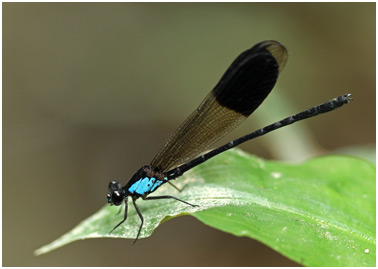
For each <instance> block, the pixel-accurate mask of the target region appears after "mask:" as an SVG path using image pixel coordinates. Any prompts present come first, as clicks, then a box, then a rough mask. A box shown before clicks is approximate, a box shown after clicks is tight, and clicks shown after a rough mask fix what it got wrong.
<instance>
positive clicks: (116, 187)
mask: <svg viewBox="0 0 378 269" xmlns="http://www.w3.org/2000/svg"><path fill="white" fill-rule="evenodd" d="M121 188H122V186H121V184H120V183H119V182H118V181H110V182H109V186H108V189H109V192H111V191H120V190H121Z"/></svg>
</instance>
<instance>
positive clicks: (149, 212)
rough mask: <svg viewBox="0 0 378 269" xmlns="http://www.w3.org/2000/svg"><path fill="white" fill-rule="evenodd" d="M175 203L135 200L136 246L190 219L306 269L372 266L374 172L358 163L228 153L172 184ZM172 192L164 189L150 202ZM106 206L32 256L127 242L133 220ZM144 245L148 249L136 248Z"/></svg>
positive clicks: (327, 158) (354, 160)
mask: <svg viewBox="0 0 378 269" xmlns="http://www.w3.org/2000/svg"><path fill="white" fill-rule="evenodd" d="M175 184H176V185H178V186H179V187H183V186H185V189H184V190H183V191H182V192H181V193H177V195H175V196H176V197H179V198H180V199H183V200H185V201H188V202H190V203H193V204H198V205H200V206H199V207H190V206H187V205H186V204H183V203H180V202H177V201H175V200H160V201H159V200H156V201H143V200H140V201H139V200H138V205H139V208H140V210H141V212H142V213H143V216H144V218H145V224H144V227H143V229H142V232H141V238H143V237H148V236H150V235H151V234H152V232H153V230H154V229H155V228H156V227H157V226H159V225H160V224H161V223H163V222H165V221H166V220H168V219H170V218H173V217H176V216H180V215H186V214H188V215H192V216H194V217H196V218H197V219H199V220H200V221H202V222H203V223H205V224H207V225H209V226H211V227H214V228H217V229H220V230H222V231H225V232H228V233H231V234H234V235H236V236H247V237H250V238H254V239H257V240H259V241H261V242H263V243H264V244H266V245H268V246H270V247H271V248H273V249H274V250H276V251H278V252H280V253H281V254H283V255H285V256H286V257H288V258H290V259H292V260H294V261H296V262H298V263H300V264H302V265H307V266H375V251H376V247H375V241H376V240H375V219H376V217H375V166H374V165H373V164H372V163H370V162H367V161H364V160H362V159H357V158H352V157H345V156H334V155H333V156H323V157H319V158H315V159H312V160H310V161H307V162H305V163H302V164H298V165H297V164H296V165H293V164H285V163H279V162H273V161H265V160H262V159H259V158H256V157H254V156H251V155H247V154H246V153H244V152H242V151H240V150H230V151H228V152H226V153H223V154H221V155H220V156H217V157H215V158H213V159H211V160H209V161H208V162H206V163H205V164H203V165H200V166H198V167H196V168H194V169H192V170H191V171H189V172H187V173H186V175H185V176H183V177H182V178H180V179H179V180H177V181H176V182H175ZM173 192H176V191H175V190H174V189H172V187H170V186H169V185H168V184H166V185H164V186H162V187H161V188H160V189H159V190H158V191H156V192H155V193H154V195H159V194H160V195H162V194H167V193H169V194H172V193H173ZM118 210H119V208H117V207H114V206H112V207H111V206H105V207H103V208H102V209H100V211H98V212H97V213H95V214H94V215H93V216H91V217H89V218H88V219H86V220H84V221H83V222H82V223H80V224H79V225H78V226H77V227H75V228H74V229H73V230H72V231H70V232H68V233H67V234H65V235H63V236H62V237H60V238H59V239H57V240H55V241H54V242H52V243H50V244H48V245H47V246H44V247H42V248H40V249H38V250H37V251H36V254H37V255H39V254H42V253H46V252H49V251H51V250H53V249H56V248H58V247H61V246H63V245H65V244H68V243H70V242H72V241H75V240H79V239H85V238H98V237H119V238H132V239H134V238H135V236H136V234H137V231H138V227H139V225H140V220H139V217H138V216H137V214H136V212H135V210H134V209H133V208H132V203H130V206H129V216H128V219H127V222H126V223H125V224H123V225H121V226H120V227H119V228H117V229H116V230H115V231H114V232H113V233H112V234H110V235H109V231H110V230H111V229H112V228H113V227H114V226H115V225H116V224H117V223H118V222H119V221H120V220H121V219H122V213H121V214H119V215H117V212H118ZM143 243H148V242H143Z"/></svg>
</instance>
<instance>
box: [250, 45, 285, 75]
mask: <svg viewBox="0 0 378 269" xmlns="http://www.w3.org/2000/svg"><path fill="white" fill-rule="evenodd" d="M256 47H257V48H261V49H266V50H267V51H269V53H270V54H271V55H272V56H273V58H274V59H275V60H276V62H277V64H278V69H279V72H280V73H281V71H282V70H283V68H284V67H285V65H286V62H287V58H288V53H287V49H286V48H285V46H283V45H282V44H281V43H280V42H278V41H276V40H265V41H261V42H259V43H257V44H256V45H255V46H253V48H256Z"/></svg>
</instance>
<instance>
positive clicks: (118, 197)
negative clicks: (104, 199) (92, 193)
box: [108, 191, 123, 206]
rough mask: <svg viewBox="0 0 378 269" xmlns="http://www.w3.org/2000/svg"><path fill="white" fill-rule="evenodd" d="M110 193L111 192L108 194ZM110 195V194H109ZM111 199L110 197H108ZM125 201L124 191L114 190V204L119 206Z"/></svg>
mask: <svg viewBox="0 0 378 269" xmlns="http://www.w3.org/2000/svg"><path fill="white" fill-rule="evenodd" d="M108 195H109V194H108ZM109 196H110V195H109ZM108 199H109V198H108ZM122 202H123V195H122V193H120V192H119V191H114V192H113V193H112V194H111V203H112V204H113V205H116V206H119V205H121V204H122Z"/></svg>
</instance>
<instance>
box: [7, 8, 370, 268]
mask: <svg viewBox="0 0 378 269" xmlns="http://www.w3.org/2000/svg"><path fill="white" fill-rule="evenodd" d="M267 39H274V40H278V41H280V42H281V43H282V44H284V45H285V46H286V47H287V49H288V51H289V60H288V64H287V65H286V68H285V70H284V71H283V73H282V74H281V77H280V79H279V80H278V84H277V87H276V89H275V90H274V93H273V94H272V95H271V96H270V97H269V98H268V99H267V101H266V102H265V103H264V104H263V105H262V106H261V109H259V111H257V112H256V115H255V116H253V117H251V119H248V120H247V122H246V123H244V124H243V125H242V126H241V127H240V128H238V129H237V130H236V131H235V132H233V133H232V134H230V135H229V136H228V137H227V139H225V140H223V142H224V141H227V140H230V139H231V138H237V137H238V136H240V135H244V134H246V133H247V132H250V131H253V130H254V129H257V128H259V127H262V126H264V125H266V124H269V123H271V122H272V121H273V120H279V119H281V118H283V117H286V116H288V115H290V114H292V113H296V112H299V111H301V110H303V109H306V108H308V107H310V106H313V105H317V104H319V103H321V102H323V101H327V100H329V99H331V98H333V97H336V96H338V95H341V94H344V93H348V92H350V93H352V94H353V98H354V99H355V101H353V102H352V103H351V104H349V105H348V106H346V107H343V108H342V109H340V110H338V111H336V112H332V113H330V114H327V115H326V116H320V117H317V118H315V119H312V120H309V121H306V122H303V123H299V124H297V126H291V127H288V128H287V129H288V130H289V129H290V130H289V132H291V133H288V134H287V133H285V131H284V130H282V131H281V130H280V131H277V132H276V134H274V135H273V134H272V135H268V136H266V137H264V138H260V139H257V140H256V141H254V142H250V143H247V144H245V145H243V146H242V148H243V149H245V150H246V151H248V152H251V153H253V154H256V155H259V156H261V157H264V158H269V159H279V160H283V159H286V160H290V161H298V160H303V159H305V158H307V157H308V156H313V155H317V154H321V153H327V152H330V151H333V150H336V149H338V148H342V147H347V146H352V145H366V144H374V143H375V109H376V107H375V93H376V92H375V59H376V56H375V48H376V45H375V3H311V4H304V3H291V4H285V3H279V4H278V3H235V4H229V3H182V4H177V3H164V4H160V3H156V4H150V3H115V4H114V3H112V4H104V3H77V4H76V3H54V4H51V3H4V4H3V265H4V266H290V265H291V266H293V265H294V266H295V265H296V264H295V263H293V262H291V261H290V260H288V259H286V258H284V257H282V256H281V255H280V254H278V253H276V252H275V251H273V250H271V249H269V248H268V247H266V246H264V245H263V244H261V243H259V242H257V241H254V240H251V239H248V238H237V237H234V236H232V235H229V234H226V233H222V232H220V231H217V230H214V229H212V228H210V227H207V226H205V225H203V224H202V223H200V222H199V221H197V220H196V219H194V218H192V217H180V218H176V219H173V220H170V221H168V222H167V223H164V224H163V225H161V226H160V227H159V228H158V229H157V230H156V231H155V232H154V234H153V236H152V237H151V238H148V239H142V240H140V241H139V242H138V243H137V244H136V245H135V246H133V247H132V246H131V240H119V239H118V240H117V239H92V240H85V241H80V242H75V243H73V244H70V245H68V246H65V247H63V248H61V249H58V250H56V251H54V252H52V253H49V254H47V255H43V256H40V257H35V256H33V251H34V250H35V249H37V248H39V247H41V246H42V245H44V244H46V243H49V242H50V241H52V240H54V239H56V238H57V237H58V236H60V235H62V234H63V233H65V232H67V231H68V230H70V229H71V228H72V227H73V226H75V225H76V224H77V223H78V222H79V221H81V220H83V219H84V218H86V217H88V216H89V215H91V214H93V213H94V212H96V211H97V210H98V209H99V208H100V207H102V206H103V205H104V204H105V198H106V192H107V189H106V188H107V184H108V181H109V180H120V181H121V182H124V183H125V182H126V181H127V180H128V179H129V177H131V175H132V174H133V172H135V171H136V170H137V169H138V168H139V167H140V166H141V165H143V164H146V163H148V162H149V161H150V160H152V158H153V156H154V154H156V153H157V151H158V150H159V148H160V147H161V146H162V145H163V143H164V142H165V140H166V139H167V138H168V137H169V136H170V134H171V133H172V132H173V131H174V129H175V128H176V127H177V126H178V125H179V124H180V123H181V121H183V120H184V119H185V117H186V116H187V115H188V114H189V113H190V112H192V110H193V109H194V108H195V107H196V106H197V105H198V104H199V103H200V101H201V100H202V98H203V97H204V96H205V95H206V94H207V93H208V91H210V89H211V88H212V87H213V86H214V85H215V84H216V83H217V81H218V79H219V78H220V77H221V75H222V74H223V72H224V71H225V70H226V68H227V67H228V65H229V64H230V63H231V62H232V61H233V59H234V58H235V57H236V56H237V55H238V54H239V53H241V52H242V51H244V50H245V49H247V48H249V47H251V46H252V45H254V44H255V43H257V42H259V41H262V40H267ZM281 104H283V106H284V108H282V110H280V108H279V107H280V105H281ZM276 108H278V109H279V110H278V111H277V112H274V109H276ZM282 111H285V112H282ZM275 113H276V114H275ZM283 113H284V115H281V114H283ZM291 128H293V129H291ZM295 128H298V129H295ZM294 130H298V131H294ZM298 134H303V135H298ZM277 137H278V138H277ZM303 137H304V138H303ZM293 138H294V139H293ZM277 139H278V140H277ZM277 141H278V142H277ZM285 147H286V148H285ZM287 149H290V150H287ZM297 150H298V152H297ZM288 153H295V154H294V156H293V154H291V155H290V154H288Z"/></svg>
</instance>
